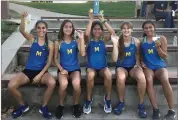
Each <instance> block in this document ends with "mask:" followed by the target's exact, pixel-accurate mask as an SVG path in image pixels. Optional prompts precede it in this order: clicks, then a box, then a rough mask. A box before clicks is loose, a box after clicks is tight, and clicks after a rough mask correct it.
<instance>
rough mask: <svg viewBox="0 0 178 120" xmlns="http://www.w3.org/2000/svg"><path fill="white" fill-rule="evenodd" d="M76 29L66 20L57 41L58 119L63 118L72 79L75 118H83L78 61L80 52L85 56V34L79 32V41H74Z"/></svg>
mask: <svg viewBox="0 0 178 120" xmlns="http://www.w3.org/2000/svg"><path fill="white" fill-rule="evenodd" d="M74 32H75V28H74V25H73V23H72V22H71V21H70V20H64V21H63V23H62V24H61V27H60V30H59V35H58V40H57V41H55V58H54V59H55V63H56V66H57V68H58V81H59V106H58V107H57V109H56V117H57V118H58V119H60V118H62V117H63V109H64V98H65V95H66V88H67V85H68V79H69V78H70V79H71V82H72V86H73V89H74V91H73V97H74V105H73V116H74V117H76V118H78V117H80V116H81V108H80V105H79V99H80V94H81V86H80V81H81V71H80V65H79V61H78V52H80V54H81V56H85V46H84V34H83V32H82V31H77V34H78V37H79V39H78V40H76V39H74Z"/></svg>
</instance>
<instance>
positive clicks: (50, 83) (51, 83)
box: [41, 72, 56, 106]
mask: <svg viewBox="0 0 178 120" xmlns="http://www.w3.org/2000/svg"><path fill="white" fill-rule="evenodd" d="M41 83H42V84H46V85H47V89H46V91H45V94H44V101H43V105H42V106H46V105H47V104H48V102H49V100H50V98H51V96H52V93H53V90H54V88H55V86H56V81H55V79H54V78H53V77H52V76H51V74H49V73H48V72H46V73H45V74H44V75H43V76H42V79H41Z"/></svg>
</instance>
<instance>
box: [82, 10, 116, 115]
mask: <svg viewBox="0 0 178 120" xmlns="http://www.w3.org/2000/svg"><path fill="white" fill-rule="evenodd" d="M95 16H96V15H95ZM89 18H90V20H89V23H88V25H87V28H86V31H85V42H86V46H87V50H86V51H87V58H88V65H87V70H86V71H87V80H86V85H87V100H86V101H85V103H84V106H83V112H84V113H86V114H89V113H90V112H91V104H92V101H93V97H92V89H93V87H94V78H95V76H96V75H97V74H98V75H99V76H102V77H103V78H104V86H105V89H106V94H105V95H104V103H105V105H104V111H105V112H106V113H111V111H112V106H111V100H110V96H111V87H112V76H111V71H110V70H109V68H108V65H107V56H106V47H105V44H106V43H107V42H108V41H109V40H110V35H109V36H104V29H103V26H102V24H104V25H105V27H106V28H107V29H108V31H109V33H110V34H114V33H115V31H114V30H113V29H112V27H111V26H110V25H109V24H108V23H107V21H106V20H105V19H104V17H103V16H102V15H101V14H100V15H98V18H99V20H100V21H94V16H93V11H92V10H90V11H89Z"/></svg>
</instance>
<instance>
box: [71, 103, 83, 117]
mask: <svg viewBox="0 0 178 120" xmlns="http://www.w3.org/2000/svg"><path fill="white" fill-rule="evenodd" d="M81 114H82V111H81V107H80V105H79V104H76V105H73V116H74V117H75V118H79V117H80V116H81Z"/></svg>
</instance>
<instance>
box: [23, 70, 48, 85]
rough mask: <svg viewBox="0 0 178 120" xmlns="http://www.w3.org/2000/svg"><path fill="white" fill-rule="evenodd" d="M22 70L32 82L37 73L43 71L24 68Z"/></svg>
mask: <svg viewBox="0 0 178 120" xmlns="http://www.w3.org/2000/svg"><path fill="white" fill-rule="evenodd" d="M22 72H23V73H24V74H25V75H26V76H27V77H28V78H29V80H30V82H32V81H33V78H34V77H35V76H36V75H38V74H39V73H40V72H41V70H30V69H24V70H23V71H22ZM46 72H47V71H46ZM46 72H45V73H46Z"/></svg>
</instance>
